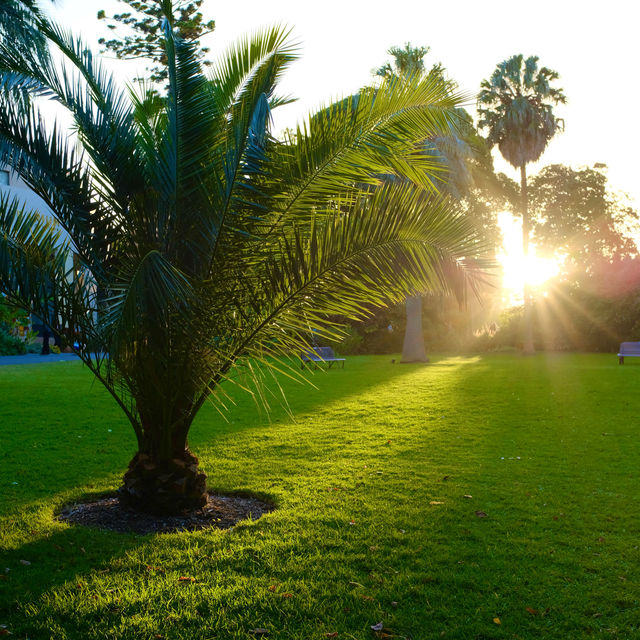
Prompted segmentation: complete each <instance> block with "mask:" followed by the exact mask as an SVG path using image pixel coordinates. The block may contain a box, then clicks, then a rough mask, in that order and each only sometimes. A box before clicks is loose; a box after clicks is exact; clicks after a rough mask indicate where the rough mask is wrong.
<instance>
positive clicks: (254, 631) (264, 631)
mask: <svg viewBox="0 0 640 640" xmlns="http://www.w3.org/2000/svg"><path fill="white" fill-rule="evenodd" d="M249 633H251V634H253V635H254V636H268V635H269V630H268V629H263V628H262V627H258V628H257V629H251V630H250V631H249Z"/></svg>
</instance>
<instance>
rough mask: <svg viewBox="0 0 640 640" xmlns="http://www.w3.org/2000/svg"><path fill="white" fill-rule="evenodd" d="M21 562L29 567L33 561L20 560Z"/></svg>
mask: <svg viewBox="0 0 640 640" xmlns="http://www.w3.org/2000/svg"><path fill="white" fill-rule="evenodd" d="M20 564H23V565H24V566H25V567H28V566H30V565H31V563H30V562H29V561H28V560H20Z"/></svg>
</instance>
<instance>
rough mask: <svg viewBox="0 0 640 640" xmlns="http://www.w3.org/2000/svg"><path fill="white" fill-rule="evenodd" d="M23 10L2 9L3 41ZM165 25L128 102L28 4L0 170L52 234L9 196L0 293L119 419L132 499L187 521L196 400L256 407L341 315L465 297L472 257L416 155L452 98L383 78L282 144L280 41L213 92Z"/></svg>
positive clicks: (6, 105)
mask: <svg viewBox="0 0 640 640" xmlns="http://www.w3.org/2000/svg"><path fill="white" fill-rule="evenodd" d="M19 2H20V0H10V1H8V0H6V1H5V4H3V5H2V8H0V24H1V23H2V21H3V20H4V19H5V18H7V19H8V18H9V17H11V16H9V14H8V12H7V11H5V7H6V6H12V5H16V4H17V3H19ZM22 6H23V8H24V5H22ZM162 8H163V15H164V16H165V20H164V26H163V29H164V34H163V40H164V46H165V49H166V54H167V60H168V70H169V86H168V91H167V95H166V98H164V99H163V100H162V102H161V103H160V105H159V104H158V100H157V96H152V99H151V100H146V99H145V96H139V95H136V94H135V92H134V91H133V90H132V89H129V90H128V91H123V90H122V89H121V88H120V87H119V86H118V85H117V83H116V82H115V81H114V79H113V78H112V77H111V76H110V75H109V74H107V73H106V72H105V71H104V69H103V68H102V67H101V66H100V64H99V62H98V61H97V60H96V59H95V58H94V57H93V56H92V54H91V53H90V52H89V51H87V50H86V49H85V48H84V47H83V45H82V43H81V42H80V41H79V40H76V39H73V38H72V37H70V36H69V35H67V34H66V33H65V32H64V31H63V30H62V29H60V28H59V27H58V26H57V25H55V24H54V23H52V22H51V21H50V20H49V19H47V18H46V16H44V15H43V14H42V13H40V12H39V11H38V10H37V8H32V9H30V10H29V11H26V10H25V11H26V13H25V16H24V19H25V20H28V21H29V23H30V25H31V27H33V28H31V29H26V31H29V33H30V34H31V35H32V36H36V35H37V37H39V38H42V40H43V42H46V44H47V47H44V46H37V47H33V48H28V47H25V48H23V47H15V46H13V43H11V42H9V41H7V40H2V41H0V163H1V162H6V163H8V164H9V165H10V166H12V167H13V168H14V170H16V171H18V172H19V173H20V175H21V176H22V178H23V179H24V180H25V181H26V182H27V184H28V185H29V186H30V187H31V188H32V189H33V190H34V191H35V192H36V193H37V194H38V195H40V196H41V197H42V198H43V199H44V200H45V202H46V203H47V204H48V205H49V207H50V208H51V210H52V211H53V212H54V214H55V217H56V219H57V224H52V223H51V222H47V221H45V220H43V219H42V218H41V217H40V216H39V215H38V214H37V213H36V212H33V211H25V210H22V208H21V207H20V206H19V205H18V204H17V203H16V202H13V201H10V200H8V199H3V200H0V290H1V291H3V292H5V293H6V295H7V296H8V299H9V302H11V303H12V304H16V305H18V306H20V307H22V308H24V309H27V310H29V311H31V312H33V313H35V314H36V315H38V316H39V317H40V318H42V320H43V321H44V322H45V323H46V324H47V325H49V326H50V327H51V329H52V330H54V331H56V332H57V333H58V334H59V335H60V337H61V338H63V339H64V340H65V341H66V343H67V344H69V345H73V344H74V342H76V346H75V350H76V352H77V353H78V355H79V356H80V358H81V359H82V361H83V362H84V363H85V365H86V366H87V367H88V368H89V369H90V370H91V371H92V373H93V374H94V375H95V376H96V378H97V379H98V380H99V381H100V382H101V383H102V384H103V385H104V387H105V388H106V389H107V391H108V392H109V393H110V394H111V395H112V396H113V399H114V401H115V402H116V403H117V404H118V405H119V406H120V408H121V409H122V411H123V412H124V413H125V414H126V416H127V418H128V420H129V422H130V423H131V425H132V427H133V430H134V432H135V435H136V438H137V447H138V449H137V452H136V454H135V456H134V457H133V459H132V461H131V463H130V465H129V468H128V470H127V472H126V474H125V476H124V483H123V486H122V487H121V488H120V490H119V496H120V500H121V501H122V502H124V503H126V504H129V505H132V506H134V507H136V508H140V509H144V510H148V511H153V512H175V511H179V510H182V509H189V508H194V507H198V506H201V505H202V504H204V502H205V501H206V483H205V474H204V473H203V472H202V471H201V469H200V468H199V466H198V460H197V458H196V457H195V456H194V455H193V454H192V453H191V452H190V450H189V446H188V439H187V437H188V434H189V430H190V428H191V425H192V423H193V420H194V418H195V416H196V414H197V413H198V411H199V409H200V408H201V407H202V405H203V403H204V402H206V401H207V400H208V399H211V400H213V401H214V402H218V403H219V405H220V406H221V407H222V406H224V401H225V388H227V387H228V385H229V384H239V385H241V386H243V387H246V386H247V384H248V383H247V382H246V381H247V380H249V381H252V382H253V383H254V387H252V388H253V389H254V391H253V392H254V393H255V394H256V397H261V394H262V393H263V389H264V387H263V386H262V381H263V380H264V379H265V378H266V376H267V375H268V374H269V373H270V372H271V373H272V374H273V375H274V377H275V374H276V373H277V372H279V371H281V370H282V369H283V368H286V367H287V358H289V357H290V356H291V354H292V353H299V352H300V351H301V350H304V349H306V348H308V336H309V333H310V330H312V331H315V333H316V335H320V336H327V334H328V333H329V334H331V335H333V336H335V331H336V330H337V329H336V328H335V327H333V326H332V325H331V324H329V323H328V322H327V318H328V317H330V316H333V315H343V316H346V317H347V318H361V317H363V315H364V314H365V308H366V305H377V306H381V305H383V304H386V303H388V302H389V301H390V300H392V301H398V300H401V299H403V298H404V296H405V295H406V294H407V293H408V292H410V291H413V290H416V289H420V290H442V289H449V290H450V289H452V288H456V289H460V290H461V282H462V281H463V280H465V279H466V280H470V281H471V282H473V278H472V277H471V278H469V276H473V270H472V269H471V268H470V267H469V264H468V260H469V259H473V258H474V257H475V256H476V255H478V253H479V251H480V248H479V243H478V242H477V240H476V237H475V232H474V230H473V228H472V227H471V225H470V224H469V223H468V221H466V220H465V219H464V217H463V216H461V215H459V214H458V213H456V211H455V208H454V207H455V204H452V203H449V202H448V201H447V200H445V199H443V198H441V197H440V196H439V195H438V194H437V193H436V192H435V191H434V190H433V188H432V186H431V185H432V180H433V176H434V166H433V162H432V160H433V158H432V157H431V156H430V155H429V154H428V153H426V152H421V151H419V150H416V146H415V141H416V139H419V138H423V137H424V136H425V134H426V135H432V136H435V135H439V134H440V133H442V132H444V131H448V130H449V129H450V128H451V123H452V122H454V121H455V118H454V109H455V107H456V104H457V101H458V100H459V98H458V97H457V96H456V95H454V94H453V93H452V92H451V91H448V90H445V88H444V87H443V86H442V83H440V82H435V81H433V79H432V78H428V77H427V78H422V79H416V80H415V81H414V82H411V83H404V84H403V85H402V86H397V85H394V84H389V83H383V84H382V86H380V87H378V88H377V90H375V91H373V90H371V91H363V92H361V93H360V94H359V95H357V96H354V97H352V98H349V99H347V100H344V101H342V102H340V103H336V104H333V105H330V106H328V107H326V108H324V109H321V110H320V111H319V112H318V113H316V114H315V115H312V116H311V117H309V119H308V120H307V121H306V122H305V123H304V124H303V125H301V126H299V127H298V128H297V129H296V131H295V132H293V134H291V135H288V136H286V139H285V140H284V141H279V140H277V139H275V138H274V137H273V136H272V134H271V132H270V113H271V110H272V109H273V108H274V107H276V106H277V105H278V104H280V103H282V101H283V100H284V99H283V98H281V97H280V96H279V95H278V94H277V93H276V87H277V83H278V80H279V79H280V78H281V76H282V74H283V73H284V71H285V70H286V68H287V67H288V66H289V65H290V64H291V62H292V61H293V60H295V58H296V52H295V50H294V49H293V48H292V46H291V45H289V44H288V43H287V34H286V32H285V31H283V30H282V29H281V28H272V29H266V30H264V31H262V32H260V33H257V34H255V35H254V36H252V37H247V38H245V39H243V40H241V41H240V42H239V43H238V44H237V45H235V46H234V47H232V48H231V49H230V50H229V52H228V53H227V54H226V56H224V57H223V58H222V59H221V60H220V61H219V62H218V63H217V64H216V65H214V67H213V69H214V70H213V75H212V77H211V78H209V79H208V78H206V77H205V76H204V75H203V73H202V70H201V67H200V63H199V62H198V58H197V51H196V50H195V48H194V45H193V44H190V43H188V42H185V41H183V40H181V39H179V38H178V37H176V35H175V34H174V32H173V31H172V29H171V27H170V24H171V20H170V18H171V15H172V5H171V0H162ZM50 48H52V49H54V50H56V55H55V56H52V55H50V53H49V49H50ZM33 96H39V97H40V98H43V97H49V98H51V99H53V100H55V101H56V102H57V103H59V104H60V105H62V106H63V107H64V108H65V109H66V110H67V112H68V113H69V114H70V116H71V118H72V119H73V122H74V129H75V132H76V136H75V138H73V139H70V138H69V137H68V136H67V134H66V132H64V131H63V130H62V129H61V127H60V126H59V125H58V124H56V125H54V126H51V127H48V126H46V124H45V123H44V120H43V118H42V116H41V112H40V108H41V100H34V99H33ZM159 107H160V108H159ZM380 176H391V178H390V179H388V180H387V179H381V178H380ZM399 176H402V177H403V179H398V177H399ZM405 176H406V177H409V178H410V179H411V180H407V179H404V177H405ZM394 178H395V179H394ZM64 238H66V239H64ZM61 239H63V241H61ZM69 251H73V252H74V253H75V254H76V259H75V261H74V264H75V268H74V277H73V278H71V277H70V276H71V274H70V273H69V271H68V269H67V267H66V265H67V264H68V261H67V255H68V252H69ZM293 371H294V369H293V366H292V365H291V368H290V369H287V371H286V372H287V373H288V375H293V373H292V372H293ZM222 383H224V384H222Z"/></svg>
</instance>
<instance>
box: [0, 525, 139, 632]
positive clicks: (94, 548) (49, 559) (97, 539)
mask: <svg viewBox="0 0 640 640" xmlns="http://www.w3.org/2000/svg"><path fill="white" fill-rule="evenodd" d="M54 526H55V529H54V530H53V531H52V530H51V529H50V528H47V530H44V531H42V530H32V531H31V532H30V533H29V535H30V536H31V538H32V540H31V541H28V542H25V543H24V544H22V545H20V546H19V547H17V548H14V549H11V550H9V551H3V552H2V554H1V556H0V557H1V558H2V559H1V560H0V562H1V564H2V569H1V575H3V578H2V579H1V580H0V618H2V620H3V622H4V621H6V620H12V618H13V619H15V617H16V613H17V611H18V610H19V609H20V608H21V607H22V606H23V605H25V604H27V603H30V602H35V601H36V600H38V598H40V596H41V595H42V594H43V593H45V592H47V591H49V590H52V589H55V588H58V587H60V586H61V585H64V584H65V583H68V584H69V587H70V589H71V590H77V591H82V589H83V588H84V585H83V581H84V579H85V576H88V575H91V574H92V573H98V574H99V573H107V572H109V571H111V568H110V564H111V562H112V560H113V559H114V558H117V557H120V556H122V555H124V554H126V553H127V552H128V551H130V550H131V549H133V548H135V547H136V546H138V545H139V544H140V541H141V539H142V538H141V537H140V536H136V535H134V534H114V533H113V532H110V531H103V530H99V529H89V528H86V527H67V526H64V525H61V524H60V525H54Z"/></svg>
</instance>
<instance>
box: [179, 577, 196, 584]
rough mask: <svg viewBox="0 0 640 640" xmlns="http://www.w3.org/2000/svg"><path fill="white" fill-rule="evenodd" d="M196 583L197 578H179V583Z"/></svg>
mask: <svg viewBox="0 0 640 640" xmlns="http://www.w3.org/2000/svg"><path fill="white" fill-rule="evenodd" d="M195 581H196V579H195V578H191V577H189V576H180V577H179V578H178V582H189V583H190V582H195Z"/></svg>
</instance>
